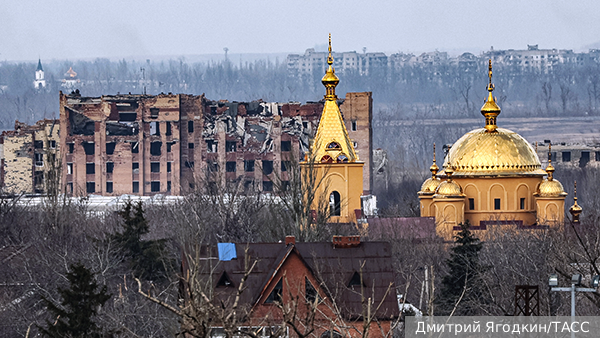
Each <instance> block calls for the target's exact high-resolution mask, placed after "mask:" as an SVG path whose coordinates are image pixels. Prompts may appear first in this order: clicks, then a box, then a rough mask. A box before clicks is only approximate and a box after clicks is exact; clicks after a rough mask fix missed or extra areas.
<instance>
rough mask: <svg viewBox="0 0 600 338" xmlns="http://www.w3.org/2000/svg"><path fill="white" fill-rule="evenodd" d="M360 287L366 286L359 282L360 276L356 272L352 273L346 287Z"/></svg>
mask: <svg viewBox="0 0 600 338" xmlns="http://www.w3.org/2000/svg"><path fill="white" fill-rule="evenodd" d="M361 285H362V286H366V285H365V283H364V282H361V278H360V274H359V273H358V272H357V271H354V274H353V275H352V278H350V281H349V282H348V287H353V286H361Z"/></svg>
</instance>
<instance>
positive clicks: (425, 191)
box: [419, 143, 442, 195]
mask: <svg viewBox="0 0 600 338" xmlns="http://www.w3.org/2000/svg"><path fill="white" fill-rule="evenodd" d="M439 169H440V168H439V167H438V166H437V164H436V163H435V143H434V144H433V164H432V165H431V167H429V171H431V177H430V178H428V179H426V180H425V182H423V184H422V185H421V190H420V191H419V195H433V193H435V190H436V189H437V187H438V186H439V185H440V183H441V182H442V181H440V179H439V178H437V177H436V175H437V173H438V170H439Z"/></svg>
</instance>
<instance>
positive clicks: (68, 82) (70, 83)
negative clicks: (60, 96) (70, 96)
mask: <svg viewBox="0 0 600 338" xmlns="http://www.w3.org/2000/svg"><path fill="white" fill-rule="evenodd" d="M80 82H81V81H80V80H79V78H78V77H77V73H76V72H75V71H74V70H73V67H69V70H67V72H66V73H65V76H64V78H63V80H62V85H61V86H62V87H64V88H67V89H69V90H70V89H74V88H75V87H76V86H77V85H78V84H79V83H80Z"/></svg>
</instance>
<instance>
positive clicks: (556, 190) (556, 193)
mask: <svg viewBox="0 0 600 338" xmlns="http://www.w3.org/2000/svg"><path fill="white" fill-rule="evenodd" d="M536 195H537V196H539V197H561V196H567V193H566V192H565V189H564V188H563V185H562V184H561V183H560V182H559V181H557V180H555V179H551V180H548V179H545V180H544V181H543V182H542V183H540V185H539V186H538V188H537V192H536Z"/></svg>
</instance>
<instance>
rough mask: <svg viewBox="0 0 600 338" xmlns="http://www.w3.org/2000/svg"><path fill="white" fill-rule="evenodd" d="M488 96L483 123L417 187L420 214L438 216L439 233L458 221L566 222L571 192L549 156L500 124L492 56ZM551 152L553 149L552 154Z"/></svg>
mask: <svg viewBox="0 0 600 338" xmlns="http://www.w3.org/2000/svg"><path fill="white" fill-rule="evenodd" d="M488 73H489V74H488V75H489V84H488V86H487V90H488V92H489V93H488V98H487V100H486V102H485V103H484V105H483V107H482V108H481V114H482V115H483V116H484V117H485V127H484V128H480V129H475V130H473V131H470V132H468V133H466V134H465V135H463V136H462V137H461V138H460V139H459V140H458V141H456V142H455V143H454V144H453V145H452V146H451V147H450V149H449V151H448V154H447V156H446V158H445V160H444V164H443V168H444V171H443V173H438V169H439V168H438V166H437V165H436V163H435V146H434V158H433V165H432V166H431V169H430V170H431V172H432V176H431V178H428V179H427V180H426V181H425V182H424V183H423V185H422V187H421V191H419V193H418V195H419V200H420V207H421V216H422V217H435V220H436V232H437V233H438V234H440V235H443V236H447V235H451V234H452V231H453V230H457V226H458V225H459V224H460V223H463V222H465V221H469V223H470V224H471V226H472V229H480V230H485V229H486V228H487V226H488V225H492V224H516V225H518V226H522V227H527V226H535V225H549V226H553V225H558V224H561V223H562V222H563V221H564V204H565V196H566V195H567V194H566V193H565V191H564V189H563V186H562V184H561V183H560V182H559V181H557V180H555V179H554V178H553V172H554V167H553V166H552V162H551V159H550V158H549V164H548V167H547V168H546V170H542V168H541V163H540V159H539V158H538V156H537V153H536V151H535V150H534V149H533V147H532V146H531V144H529V143H528V142H527V141H526V140H525V139H524V138H523V137H521V136H520V135H519V134H517V133H515V132H513V131H510V130H508V129H503V128H498V126H497V125H496V118H497V116H498V115H499V114H500V107H499V106H498V105H497V104H496V100H495V98H494V96H493V95H492V92H493V91H494V85H493V84H492V61H491V60H490V61H489V72H488ZM550 154H551V153H549V156H550Z"/></svg>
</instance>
